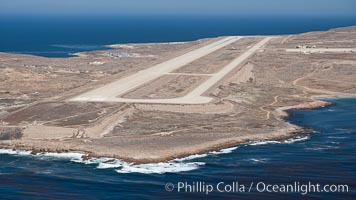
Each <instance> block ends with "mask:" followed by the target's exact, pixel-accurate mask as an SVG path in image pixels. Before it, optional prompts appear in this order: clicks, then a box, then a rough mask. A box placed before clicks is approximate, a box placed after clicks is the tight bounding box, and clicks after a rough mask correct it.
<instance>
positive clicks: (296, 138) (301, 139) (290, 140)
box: [248, 136, 309, 146]
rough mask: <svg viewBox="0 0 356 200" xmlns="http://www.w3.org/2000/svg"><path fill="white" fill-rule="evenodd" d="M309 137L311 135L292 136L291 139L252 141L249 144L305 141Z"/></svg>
mask: <svg viewBox="0 0 356 200" xmlns="http://www.w3.org/2000/svg"><path fill="white" fill-rule="evenodd" d="M307 139H309V136H304V137H295V138H290V139H287V140H284V141H274V140H267V141H255V142H250V143H249V144H248V145H251V146H257V145H266V144H292V143H295V142H301V141H304V140H307Z"/></svg>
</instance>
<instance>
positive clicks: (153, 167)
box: [116, 162, 205, 174]
mask: <svg viewBox="0 0 356 200" xmlns="http://www.w3.org/2000/svg"><path fill="white" fill-rule="evenodd" d="M204 164H205V163H203V162H190V163H183V162H166V163H155V164H140V165H130V164H124V165H123V166H122V167H121V168H120V169H116V172H118V173H143V174H164V173H177V172H185V171H191V170H195V169H198V168H199V166H200V165H204Z"/></svg>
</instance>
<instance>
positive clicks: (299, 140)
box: [283, 136, 309, 144]
mask: <svg viewBox="0 0 356 200" xmlns="http://www.w3.org/2000/svg"><path fill="white" fill-rule="evenodd" d="M308 139H309V136H305V137H296V138H291V139H288V140H285V141H283V143H287V144H292V143H295V142H301V141H304V140H308Z"/></svg>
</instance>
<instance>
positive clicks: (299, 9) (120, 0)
mask: <svg viewBox="0 0 356 200" xmlns="http://www.w3.org/2000/svg"><path fill="white" fill-rule="evenodd" d="M0 13H2V14H10V13H12V14H21V13H24V14H28V13H30V14H33V13H35V14H127V13H128V14H167V13H169V14H174V15H181V14H198V15H201V14H211V15H221V14H245V13H251V14H285V13H290V14H323V15H335V14H337V15H355V14H354V13H356V0H0Z"/></svg>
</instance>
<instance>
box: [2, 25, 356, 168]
mask: <svg viewBox="0 0 356 200" xmlns="http://www.w3.org/2000/svg"><path fill="white" fill-rule="evenodd" d="M110 47H111V48H112V49H110V50H101V51H92V52H81V53H77V54H76V56H75V57H70V58H45V57H38V56H32V55H20V54H8V53H0V146H1V147H2V148H15V149H26V150H33V151H36V152H38V151H53V152H67V151H80V152H86V153H87V154H88V155H89V156H97V157H101V156H105V157H113V158H119V159H123V160H126V161H130V162H137V163H148V162H160V161H166V160H170V159H173V158H177V157H184V156H187V155H191V154H196V153H203V152H207V151H211V150H217V149H220V148H225V147H231V146H234V145H237V144H240V143H245V142H249V141H256V140H270V139H274V140H276V139H277V140H278V139H285V138H289V137H295V136H296V135H297V134H298V132H301V131H303V128H302V127H297V126H295V125H292V124H290V123H288V122H287V121H286V120H285V118H286V117H287V113H286V111H287V110H289V109H311V108H317V107H320V106H326V105H328V102H325V101H324V100H323V98H326V97H345V96H354V95H355V94H356V27H346V28H339V29H333V30H329V31H324V32H310V33H304V34H298V35H283V36H279V35H276V36H236V37H219V38H210V39H202V40H198V41H192V42H181V43H157V44H125V45H119V44H118V45H111V46H110Z"/></svg>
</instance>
